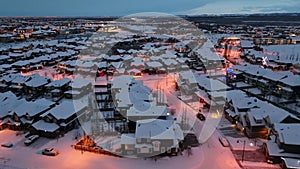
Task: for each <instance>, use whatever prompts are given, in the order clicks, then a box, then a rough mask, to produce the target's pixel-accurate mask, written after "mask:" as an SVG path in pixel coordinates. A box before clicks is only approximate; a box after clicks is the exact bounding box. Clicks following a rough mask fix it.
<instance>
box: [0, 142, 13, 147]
mask: <svg viewBox="0 0 300 169" xmlns="http://www.w3.org/2000/svg"><path fill="white" fill-rule="evenodd" d="M1 146H2V147H6V148H11V147H12V146H13V143H11V142H8V143H4V144H1Z"/></svg>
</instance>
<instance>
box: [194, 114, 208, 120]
mask: <svg viewBox="0 0 300 169" xmlns="http://www.w3.org/2000/svg"><path fill="white" fill-rule="evenodd" d="M196 116H197V118H198V119H199V120H201V121H204V120H205V119H206V118H205V116H204V115H203V114H202V113H197V115H196Z"/></svg>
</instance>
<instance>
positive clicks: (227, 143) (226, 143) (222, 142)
mask: <svg viewBox="0 0 300 169" xmlns="http://www.w3.org/2000/svg"><path fill="white" fill-rule="evenodd" d="M219 141H220V143H221V144H222V145H223V146H224V147H229V142H228V140H227V139H226V138H225V137H223V136H219Z"/></svg>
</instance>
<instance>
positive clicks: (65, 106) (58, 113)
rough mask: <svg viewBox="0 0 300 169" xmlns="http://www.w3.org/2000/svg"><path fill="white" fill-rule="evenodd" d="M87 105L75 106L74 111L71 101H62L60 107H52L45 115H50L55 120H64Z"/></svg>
mask: <svg viewBox="0 0 300 169" xmlns="http://www.w3.org/2000/svg"><path fill="white" fill-rule="evenodd" d="M86 106H87V105H84V104H76V109H75V106H74V103H73V101H69V100H68V101H63V102H62V103H61V104H60V105H58V106H56V107H54V108H53V109H51V110H49V111H48V112H46V113H45V114H51V115H52V116H53V117H55V118H56V119H57V120H66V119H67V118H69V117H71V116H72V115H74V114H76V113H77V112H79V111H81V110H82V109H84V108H85V107H86Z"/></svg>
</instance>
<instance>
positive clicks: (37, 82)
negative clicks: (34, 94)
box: [25, 74, 51, 87]
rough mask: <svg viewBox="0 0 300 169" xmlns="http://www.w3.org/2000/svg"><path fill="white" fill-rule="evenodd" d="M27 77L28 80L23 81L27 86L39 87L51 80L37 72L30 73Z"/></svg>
mask: <svg viewBox="0 0 300 169" xmlns="http://www.w3.org/2000/svg"><path fill="white" fill-rule="evenodd" d="M29 78H30V80H28V81H27V82H26V83H25V85H26V86H29V87H40V86H43V85H46V84H48V83H50V82H51V79H50V78H48V77H45V76H40V75H39V74H32V75H30V76H29Z"/></svg>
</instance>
